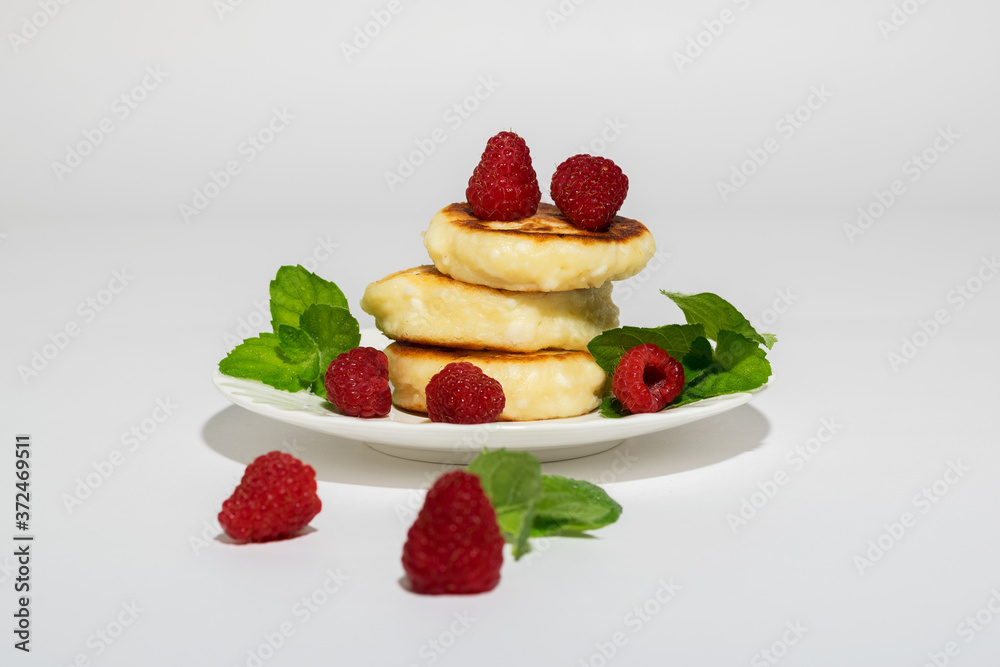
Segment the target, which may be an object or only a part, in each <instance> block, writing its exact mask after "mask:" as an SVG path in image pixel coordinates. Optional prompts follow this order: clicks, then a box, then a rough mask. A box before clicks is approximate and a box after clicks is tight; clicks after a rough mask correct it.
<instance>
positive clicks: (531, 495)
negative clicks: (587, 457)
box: [468, 449, 622, 559]
mask: <svg viewBox="0 0 1000 667" xmlns="http://www.w3.org/2000/svg"><path fill="white" fill-rule="evenodd" d="M468 470H469V472H471V473H473V474H475V475H477V476H479V479H480V482H481V483H482V485H483V491H485V492H486V495H487V497H489V499H490V502H491V503H492V504H493V508H494V509H495V510H496V513H497V523H498V524H499V525H500V532H501V533H503V536H504V539H505V540H506V541H507V542H509V543H510V544H511V545H512V552H513V554H514V558H515V559H519V558H520V557H521V556H523V555H524V554H526V553H527V552H528V550H529V546H528V538H529V537H544V536H547V535H568V534H575V533H581V532H584V531H588V530H596V529H598V528H602V527H604V526H606V525H608V524H611V523H614V522H615V521H617V520H618V517H619V516H620V515H621V512H622V508H621V505H619V504H618V503H616V502H615V501H614V500H612V499H611V497H610V496H608V494H607V493H605V492H604V490H603V489H601V488H600V487H599V486H596V485H594V484H591V483H590V482H585V481H582V480H577V479H570V478H568V477H562V476H560V475H543V474H542V468H541V464H540V463H539V462H538V459H537V458H536V457H535V456H534V455H532V454H529V453H528V452H508V451H506V450H503V449H500V450H496V451H484V452H483V453H482V454H480V455H479V456H477V457H476V459H475V460H474V461H473V462H472V463H470V464H469V468H468Z"/></svg>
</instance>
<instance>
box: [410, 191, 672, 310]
mask: <svg viewBox="0 0 1000 667" xmlns="http://www.w3.org/2000/svg"><path fill="white" fill-rule="evenodd" d="M424 245H425V246H426V247H427V252H428V254H429V255H430V257H431V260H432V261H433V262H434V265H435V266H436V267H437V269H438V271H440V272H441V273H444V274H445V275H448V276H451V277H452V278H454V279H456V280H461V281H462V282H467V283H473V284H477V285H486V286H487V287H494V288H497V289H506V290H512V291H521V292H561V291H565V290H572V289H582V288H586V287H598V286H600V285H602V284H604V283H605V282H606V281H608V280H624V279H625V278H630V277H632V276H634V275H635V274H637V273H639V272H640V271H642V269H643V268H644V267H645V266H646V263H647V262H648V261H649V260H650V258H651V257H652V256H653V253H654V252H655V251H656V244H655V242H654V241H653V235H652V234H651V233H650V231H649V230H648V229H646V227H645V225H643V224H642V223H641V222H639V221H638V220H632V219H630V218H623V217H621V216H615V218H614V219H613V220H612V221H611V224H610V225H609V226H608V227H607V228H605V229H604V230H601V231H588V230H585V229H580V228H578V227H576V226H574V225H573V224H572V223H571V222H570V221H569V220H567V219H566V216H564V215H563V214H562V213H561V212H560V211H559V209H558V208H556V207H555V206H553V205H552V204H545V203H541V204H539V205H538V211H537V213H535V215H533V216H531V217H528V218H522V219H520V220H514V221H512V222H497V221H492V220H480V219H479V218H477V217H475V216H474V215H473V214H472V209H471V208H470V207H469V205H468V204H466V203H464V202H463V203H458V204H451V205H450V206H446V207H445V208H443V209H441V210H440V211H438V213H437V214H436V215H435V216H434V217H433V218H432V219H431V223H430V226H429V227H428V229H427V232H426V233H425V234H424Z"/></svg>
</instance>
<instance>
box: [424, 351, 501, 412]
mask: <svg viewBox="0 0 1000 667" xmlns="http://www.w3.org/2000/svg"><path fill="white" fill-rule="evenodd" d="M424 395H425V397H426V399H427V415H428V416H429V417H430V419H431V421H432V422H447V423H450V424H485V423H488V422H492V421H496V419H497V417H499V416H500V413H501V412H503V408H504V405H506V403H507V399H506V397H505V396H504V393H503V387H502V386H501V385H500V383H499V382H497V381H496V380H494V379H493V378H491V377H490V376H489V375H487V374H486V373H484V372H483V371H482V369H480V368H479V367H478V366H476V365H474V364H471V363H469V362H468V361H457V362H452V363H450V364H448V365H447V366H445V367H444V368H442V369H441V370H440V371H439V372H438V373H437V374H436V375H434V377H432V378H431V379H430V382H428V383H427V388H426V389H425V391H424Z"/></svg>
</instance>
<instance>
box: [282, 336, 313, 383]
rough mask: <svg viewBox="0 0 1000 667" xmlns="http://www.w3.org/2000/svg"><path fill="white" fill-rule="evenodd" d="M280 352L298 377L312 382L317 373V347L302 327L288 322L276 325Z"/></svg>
mask: <svg viewBox="0 0 1000 667" xmlns="http://www.w3.org/2000/svg"><path fill="white" fill-rule="evenodd" d="M278 344H279V346H280V352H281V355H282V356H283V358H284V359H286V360H287V361H288V362H289V363H290V364H291V365H292V366H294V370H295V372H296V373H298V375H299V379H300V380H303V381H305V382H312V381H313V380H315V379H316V376H317V375H319V349H318V348H317V347H316V343H315V342H314V341H313V339H312V338H310V336H309V334H307V333H306V332H305V331H303V330H302V329H299V328H298V327H293V326H291V325H289V324H281V325H278Z"/></svg>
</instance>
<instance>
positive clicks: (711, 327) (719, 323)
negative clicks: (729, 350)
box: [660, 290, 778, 349]
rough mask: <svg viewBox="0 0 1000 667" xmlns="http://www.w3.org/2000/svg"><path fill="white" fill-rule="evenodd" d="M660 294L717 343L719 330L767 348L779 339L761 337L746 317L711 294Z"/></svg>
mask: <svg viewBox="0 0 1000 667" xmlns="http://www.w3.org/2000/svg"><path fill="white" fill-rule="evenodd" d="M660 293H661V294H663V295H664V296H666V297H668V298H669V299H670V300H671V301H673V302H674V303H676V304H677V306H678V307H679V308H680V309H681V311H683V313H684V317H685V318H686V319H687V321H688V323H690V324H694V323H698V324H701V325H703V326H704V327H705V335H706V336H708V337H709V338H711V339H712V340H715V341H717V340H718V339H719V338H718V337H719V331H721V330H723V329H725V330H728V331H733V332H735V333H738V334H742V335H744V336H746V337H747V338H750V339H752V340H755V341H757V342H758V343H760V344H762V345H764V346H765V347H767V348H768V349H771V347H772V346H773V345H774V344H775V342H777V340H778V339H777V337H776V336H774V335H773V334H759V333H757V331H756V330H755V329H754V328H753V326H752V325H751V324H750V322H749V320H747V318H745V317H743V315H742V314H741V313H740V311H738V310H736V308H735V307H734V306H733V305H732V304H731V303H729V302H728V301H726V300H725V299H723V298H722V297H720V296H718V295H716V294H712V293H711V292H702V293H701V294H679V293H677V292H667V291H666V290H660Z"/></svg>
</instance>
